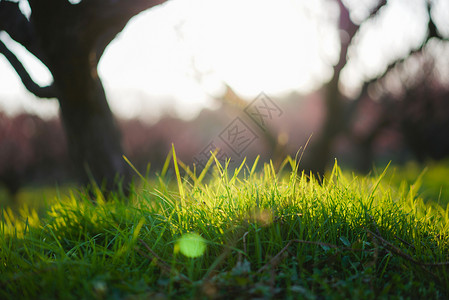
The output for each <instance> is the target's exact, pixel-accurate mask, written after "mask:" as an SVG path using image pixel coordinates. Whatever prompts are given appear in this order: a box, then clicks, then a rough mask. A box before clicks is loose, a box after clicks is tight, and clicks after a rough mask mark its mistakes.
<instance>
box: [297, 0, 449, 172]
mask: <svg viewBox="0 0 449 300" xmlns="http://www.w3.org/2000/svg"><path fill="white" fill-rule="evenodd" d="M335 1H336V2H337V3H338V6H339V11H340V18H339V23H338V29H339V31H340V55H339V58H338V62H337V63H336V64H335V65H334V66H333V76H332V78H331V80H330V81H329V82H328V83H327V84H326V85H325V86H324V94H325V97H324V98H325V99H324V100H325V106H326V118H325V121H324V124H323V127H322V130H321V132H320V133H319V136H318V137H317V139H315V141H314V142H313V143H312V145H311V149H310V151H307V152H306V153H307V154H308V156H307V157H306V160H305V161H304V162H303V167H304V169H306V170H310V171H313V172H314V173H316V174H323V173H324V171H325V168H326V166H327V164H328V163H329V162H330V160H331V157H332V154H333V147H334V143H335V140H336V138H337V137H338V136H339V135H341V134H348V135H351V134H352V133H351V132H350V130H351V127H352V125H353V121H354V117H355V115H356V113H355V112H356V111H357V108H358V105H359V104H360V103H361V102H362V100H364V99H366V98H370V96H369V93H368V90H369V88H370V87H371V86H372V85H374V84H377V83H378V82H380V81H382V80H383V79H384V78H385V77H386V75H387V74H389V73H390V72H391V71H392V70H393V69H394V68H396V67H397V66H398V65H399V64H401V63H402V62H403V61H404V60H405V59H406V58H407V57H410V56H411V55H413V54H415V53H419V52H422V50H423V49H424V47H425V46H426V45H427V44H428V42H429V41H430V40H431V39H439V40H447V38H445V37H443V36H442V35H441V33H440V31H439V30H438V28H437V26H436V25H435V23H434V21H433V19H432V14H431V10H432V3H433V2H432V1H427V0H423V1H424V3H426V5H427V12H428V24H427V27H428V30H427V36H426V37H425V39H424V40H423V41H422V42H421V45H420V46H419V47H418V48H416V49H412V50H411V51H410V52H409V54H408V55H406V56H405V57H402V58H401V59H399V60H397V61H394V62H392V63H391V64H389V65H388V66H387V68H386V70H385V71H384V72H383V73H382V74H380V75H378V76H377V77H375V78H372V79H370V80H368V81H366V82H364V83H363V86H362V88H361V92H360V94H359V95H358V97H356V98H355V99H350V98H348V97H345V96H344V95H343V94H342V92H341V90H340V84H341V82H340V81H341V80H340V75H341V73H342V70H343V69H344V68H345V66H346V65H347V63H348V61H349V59H350V57H349V55H348V50H349V48H350V47H351V46H352V45H354V44H356V43H357V41H358V40H359V39H356V38H355V37H356V36H357V35H358V34H360V28H361V26H362V25H363V24H364V23H365V22H367V21H369V20H370V19H372V18H374V17H376V16H377V15H379V14H381V13H382V11H383V8H385V7H386V6H388V5H389V2H387V1H386V0H378V1H377V2H376V5H374V6H373V8H372V9H371V11H370V13H369V16H368V17H367V18H366V19H365V20H364V21H362V22H360V23H358V24H356V23H354V22H353V21H352V19H351V18H350V10H349V8H348V7H347V5H346V4H345V3H344V1H343V0H335ZM385 103H387V104H388V103H390V102H388V101H387V102H385ZM388 105H390V104H388ZM389 108H390V106H385V107H384V108H383V109H382V111H383V112H384V115H383V116H382V117H379V118H378V122H377V125H376V126H373V128H372V130H371V131H370V132H368V133H367V134H366V135H365V136H363V137H357V143H358V144H359V147H360V149H362V151H366V153H367V157H365V159H364V166H365V168H366V166H367V163H366V162H367V161H368V160H369V158H368V157H369V156H370V153H371V145H372V143H373V141H374V139H375V137H376V136H377V134H378V133H379V132H380V130H381V129H382V128H383V127H384V126H386V124H387V123H389V121H390V120H391V118H392V117H394V116H392V114H391V111H389ZM387 112H389V113H387ZM396 113H401V112H400V111H399V112H398V111H396Z"/></svg>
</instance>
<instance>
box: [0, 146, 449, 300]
mask: <svg viewBox="0 0 449 300" xmlns="http://www.w3.org/2000/svg"><path fill="white" fill-rule="evenodd" d="M173 162H174V165H175V168H174V173H173V171H171V169H170V168H169V167H168V163H166V164H165V167H164V168H163V170H162V172H161V173H160V174H159V175H158V177H157V180H156V181H153V182H151V183H144V185H143V187H142V188H141V189H139V191H138V192H135V194H133V195H132V196H131V197H130V199H119V198H118V197H115V198H114V199H111V200H110V201H108V202H105V201H103V200H102V197H101V196H99V197H98V199H97V204H96V205H93V204H92V203H91V201H90V199H89V198H88V196H86V195H88V194H84V193H76V192H72V193H71V194H70V195H68V196H60V198H59V201H57V202H55V203H53V204H49V207H48V211H47V213H46V214H45V215H44V216H42V217H40V216H39V215H38V214H37V213H35V212H33V211H34V210H33V209H27V208H26V206H24V207H23V208H22V209H21V210H20V213H18V214H15V213H13V212H12V211H11V210H10V209H7V208H6V209H3V210H2V212H1V218H2V222H0V233H1V237H0V248H1V250H0V274H1V277H0V298H5V299H18V298H32V299H50V298H58V299H78V298H86V299H147V298H153V297H154V298H158V299H166V298H175V299H222V298H225V297H226V298H228V297H233V298H235V299H256V298H257V299H270V298H285V299H298V298H304V299H316V298H319V299H328V298H329V299H347V298H354V299H378V298H380V299H382V298H423V297H431V298H436V299H438V298H440V299H444V298H447V297H448V295H449V293H448V289H447V287H448V286H449V263H447V262H446V261H448V260H449V251H448V250H449V235H448V233H449V223H448V219H449V210H448V209H447V208H443V207H442V206H441V205H437V204H433V203H431V202H427V203H425V202H424V201H423V200H422V199H421V198H419V197H418V194H417V184H418V183H419V182H417V183H416V185H413V184H412V185H408V186H407V185H406V184H405V183H404V184H402V185H392V184H391V181H392V180H391V176H390V173H389V172H390V171H389V170H384V171H383V172H380V173H381V174H379V175H377V176H366V177H365V176H362V177H357V176H355V175H349V174H346V173H343V172H342V171H341V170H340V168H339V167H338V166H337V165H335V167H334V168H333V170H332V172H331V173H329V174H328V175H327V176H326V177H325V179H324V182H323V183H321V184H320V183H318V182H317V181H316V180H315V179H314V178H313V177H311V176H307V174H300V173H298V172H297V168H298V165H297V163H296V162H295V161H294V160H292V159H290V158H288V159H286V161H285V163H284V164H283V166H282V167H281V170H277V171H275V170H274V167H273V165H271V164H265V165H264V166H261V169H260V170H259V171H256V170H257V167H256V165H257V161H256V162H255V163H254V164H252V165H250V166H246V165H243V164H242V166H241V167H240V168H238V169H237V170H235V171H232V172H231V170H228V168H226V167H222V166H220V165H219V164H216V165H215V167H214V170H213V172H212V175H211V176H205V172H204V173H201V174H197V172H195V171H192V170H190V169H189V168H188V167H186V166H184V165H183V164H182V162H179V161H177V159H176V155H173ZM179 167H181V171H182V170H184V174H185V175H184V176H181V173H180V169H179ZM287 169H290V170H292V171H290V172H288V171H286V170H287ZM171 172H172V173H171ZM170 174H171V175H170ZM389 176H390V177H389ZM389 178H390V179H389Z"/></svg>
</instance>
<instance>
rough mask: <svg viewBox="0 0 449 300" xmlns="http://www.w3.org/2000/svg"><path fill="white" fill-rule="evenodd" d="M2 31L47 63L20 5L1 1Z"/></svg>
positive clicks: (0, 20)
mask: <svg viewBox="0 0 449 300" xmlns="http://www.w3.org/2000/svg"><path fill="white" fill-rule="evenodd" d="M0 31H6V32H7V33H8V35H9V36H10V37H11V38H12V39H13V40H15V41H16V42H18V43H19V44H21V45H22V46H24V47H25V48H26V49H27V50H28V51H29V52H30V53H31V54H33V55H34V56H36V57H37V58H38V59H39V60H40V61H42V62H43V63H45V60H44V55H43V54H42V51H41V49H40V47H39V43H38V41H37V39H36V35H35V32H34V28H33V26H32V24H31V23H30V21H28V19H27V18H26V17H25V16H24V15H23V14H22V12H21V11H20V9H19V4H18V3H14V2H10V1H0Z"/></svg>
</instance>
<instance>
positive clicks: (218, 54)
mask: <svg viewBox="0 0 449 300" xmlns="http://www.w3.org/2000/svg"><path fill="white" fill-rule="evenodd" d="M323 2H326V1H318V0H317V1H309V0H171V1H169V2H168V3H166V4H164V5H161V6H158V7H156V8H153V9H151V10H148V11H146V12H143V13H141V14H140V15H138V16H136V17H135V18H133V19H132V20H131V22H130V23H129V24H128V26H127V27H126V28H125V30H124V31H123V32H122V33H121V34H120V35H119V36H118V37H117V38H116V39H115V40H114V41H113V42H112V43H111V44H110V46H109V47H108V48H107V50H106V52H105V54H104V55H103V58H102V60H101V62H100V65H99V74H100V76H101V78H102V79H103V84H104V86H105V89H106V92H107V94H108V97H109V103H110V105H111V107H112V109H113V111H114V112H115V113H116V114H117V115H118V116H121V117H134V116H140V117H141V118H143V119H154V118H155V117H158V116H159V115H160V113H162V112H164V111H168V110H174V111H175V113H177V115H179V116H181V117H185V118H189V117H193V116H195V115H196V114H197V113H198V112H199V111H200V110H201V109H202V108H204V107H214V105H215V103H214V101H213V96H214V95H219V94H220V93H221V92H222V91H223V90H222V88H223V82H226V83H227V84H229V85H230V86H231V87H232V88H233V89H234V90H235V91H237V92H238V93H239V94H240V95H242V96H243V97H246V98H248V99H249V100H251V99H252V98H253V97H255V96H256V95H258V94H259V93H260V92H265V93H267V94H269V95H272V96H277V95H279V96H281V95H282V94H286V93H290V92H291V91H299V92H302V93H306V92H308V91H311V90H313V89H315V88H317V87H319V86H320V85H321V84H322V83H323V81H325V80H327V79H329V78H330V76H331V75H332V68H331V65H332V64H333V63H335V62H336V58H337V55H338V51H339V46H338V45H339V44H338V33H337V31H336V30H335V26H334V25H332V24H335V22H336V20H337V19H336V18H337V16H338V10H336V9H337V8H336V7H335V5H334V6H331V5H329V3H331V2H330V1H327V2H326V3H327V4H326V6H324V5H323ZM347 3H348V4H349V5H350V7H353V8H354V9H353V10H352V11H353V14H352V17H353V18H354V20H357V19H363V18H364V16H365V15H366V12H367V9H368V8H369V7H370V5H372V3H373V1H372V0H365V1H356V0H351V1H349V0H348V1H347ZM436 5H437V6H438V9H436V10H435V19H436V20H437V22H439V24H438V25H439V26H440V28H442V30H443V31H445V32H444V33H445V34H448V33H449V21H448V19H449V18H445V17H444V16H448V15H449V1H446V0H440V1H436ZM426 18H427V16H426V13H425V10H424V6H423V1H421V0H390V1H389V5H388V9H387V10H386V11H385V12H384V13H382V14H381V17H379V18H378V19H376V20H373V21H372V22H369V23H368V24H366V26H364V27H363V28H362V33H363V35H361V37H360V38H359V43H358V46H357V47H355V48H353V49H351V55H352V57H353V59H352V60H351V62H350V63H349V65H348V66H347V68H346V70H344V72H343V74H342V80H343V82H344V83H345V91H346V92H347V93H354V92H355V91H356V89H357V87H358V86H359V84H360V82H361V80H362V79H363V78H368V77H372V76H375V75H376V74H378V73H379V72H382V70H383V68H385V66H386V64H387V63H388V61H390V60H392V59H395V58H397V57H400V56H403V55H405V54H406V53H407V52H408V50H409V49H410V47H416V46H417V45H418V44H419V43H420V41H421V40H422V38H423V36H424V34H425V32H426V26H425V25H426V23H427V22H426V20H427V19H426ZM0 38H1V39H2V40H3V41H5V43H7V45H8V46H9V47H10V49H11V50H13V51H14V52H15V53H16V55H18V56H19V57H20V58H21V60H22V61H23V63H24V65H25V66H26V67H27V69H28V70H29V72H30V73H31V75H32V77H33V78H34V79H35V80H36V82H38V83H40V84H48V83H49V82H51V76H50V74H49V72H48V71H47V70H46V69H45V68H44V67H42V66H41V65H40V64H39V62H37V61H36V60H35V59H33V58H32V57H30V56H29V55H27V53H26V51H25V50H24V49H23V48H21V47H20V46H18V45H16V44H14V43H13V42H12V41H10V39H9V37H8V36H7V35H6V34H2V35H0ZM0 110H2V111H6V112H7V113H9V114H13V113H17V112H19V111H21V110H26V111H28V112H34V113H37V114H39V115H41V116H53V115H56V114H57V111H58V105H57V103H56V101H54V100H39V99H36V98H35V97H33V96H32V95H30V93H28V92H27V91H26V90H25V89H24V87H23V86H22V84H21V82H20V81H19V79H18V76H17V75H16V74H15V72H14V71H13V70H12V69H11V67H10V66H9V64H8V63H7V62H6V60H5V59H4V57H3V56H2V55H0Z"/></svg>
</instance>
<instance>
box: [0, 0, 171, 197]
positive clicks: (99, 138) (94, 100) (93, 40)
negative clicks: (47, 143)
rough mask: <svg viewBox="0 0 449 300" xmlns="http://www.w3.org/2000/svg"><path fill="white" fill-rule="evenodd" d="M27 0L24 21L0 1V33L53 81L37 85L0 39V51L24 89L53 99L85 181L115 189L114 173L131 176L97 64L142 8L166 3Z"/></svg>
mask: <svg viewBox="0 0 449 300" xmlns="http://www.w3.org/2000/svg"><path fill="white" fill-rule="evenodd" d="M72 2H75V1H71V2H70V1H68V0H28V3H29V6H30V8H31V16H30V18H29V19H28V18H27V17H26V16H25V15H24V14H23V13H22V12H21V10H20V9H19V5H18V3H15V2H11V1H5V0H0V32H1V31H4V32H6V33H7V34H8V35H9V36H10V37H11V38H12V39H13V40H15V41H16V42H18V43H20V44H21V45H23V46H24V47H25V48H26V49H27V50H28V51H29V52H30V53H31V54H33V55H34V56H35V57H37V58H38V59H39V60H40V61H41V62H42V63H43V64H44V65H45V66H46V67H47V68H48V69H49V70H50V72H51V74H52V76H53V83H52V84H51V85H50V86H45V87H41V86H39V85H38V84H36V83H35V82H34V81H33V79H32V78H31V76H30V75H29V74H28V72H27V71H26V69H25V68H24V66H23V65H22V63H21V62H20V61H19V59H18V58H17V57H16V56H15V55H14V53H12V52H11V51H10V50H9V49H8V48H7V47H6V45H5V44H4V43H2V42H1V41H0V53H2V54H3V55H4V56H5V57H6V59H7V60H8V61H9V62H10V64H11V65H12V66H13V67H14V69H15V71H16V72H17V74H18V75H19V76H20V79H21V80H22V82H23V84H24V86H25V87H26V88H27V89H28V90H29V91H30V92H31V93H33V94H34V95H36V96H37V97H40V98H57V99H58V101H59V104H60V107H61V117H62V121H63V125H64V128H65V132H66V135H67V140H68V146H69V147H68V148H69V151H70V154H71V157H72V161H73V162H74V164H75V167H76V168H77V169H78V176H79V178H80V179H81V180H82V182H83V183H88V182H89V181H90V180H91V179H95V181H97V183H98V184H106V188H107V189H109V190H114V189H116V188H117V187H118V186H117V185H116V182H117V181H116V179H117V177H116V176H117V175H119V176H120V177H121V179H122V180H124V182H125V183H127V182H128V181H129V180H130V173H129V170H128V168H127V166H126V165H125V163H124V161H123V159H122V155H123V150H122V146H121V142H120V133H119V130H118V127H117V124H116V122H115V120H114V118H113V115H112V113H111V110H110V108H109V105H108V102H107V99H106V95H105V92H104V89H103V86H102V83H101V80H100V78H99V76H98V74H97V66H98V62H99V60H100V58H101V56H102V54H103V52H104V50H105V48H106V47H107V45H108V44H109V43H110V42H111V41H112V40H113V39H114V38H115V36H116V35H117V34H118V33H119V32H121V31H122V30H123V28H124V27H125V26H126V24H127V23H128V21H129V20H130V19H131V18H132V17H133V16H135V15H136V14H138V13H140V12H141V11H143V10H146V9H148V8H151V7H153V6H155V5H158V4H160V3H163V2H165V0H132V1H130V0H85V1H80V2H79V1H77V2H79V3H77V4H73V3H72Z"/></svg>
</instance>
